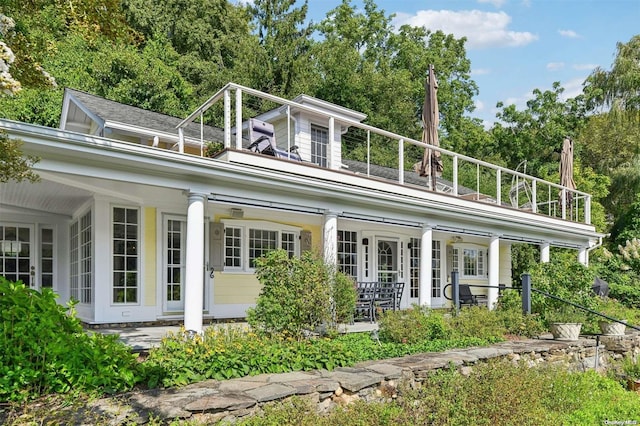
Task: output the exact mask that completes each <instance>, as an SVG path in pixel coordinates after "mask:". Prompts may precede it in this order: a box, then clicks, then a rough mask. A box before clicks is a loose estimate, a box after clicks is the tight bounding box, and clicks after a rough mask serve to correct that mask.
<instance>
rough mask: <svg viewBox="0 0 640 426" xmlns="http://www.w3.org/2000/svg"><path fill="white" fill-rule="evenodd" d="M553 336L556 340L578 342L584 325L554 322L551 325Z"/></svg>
mask: <svg viewBox="0 0 640 426" xmlns="http://www.w3.org/2000/svg"><path fill="white" fill-rule="evenodd" d="M550 328H551V334H552V335H553V338H554V339H556V340H578V338H579V337H580V330H581V329H582V323H579V322H575V323H574V322H554V323H551V325H550Z"/></svg>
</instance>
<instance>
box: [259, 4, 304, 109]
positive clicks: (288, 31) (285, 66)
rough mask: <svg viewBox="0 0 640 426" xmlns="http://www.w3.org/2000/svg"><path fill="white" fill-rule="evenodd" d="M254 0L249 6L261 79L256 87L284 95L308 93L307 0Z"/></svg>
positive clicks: (291, 95)
mask: <svg viewBox="0 0 640 426" xmlns="http://www.w3.org/2000/svg"><path fill="white" fill-rule="evenodd" d="M295 4H296V1H295V0H255V1H254V2H253V5H252V6H251V7H250V11H251V13H252V16H253V22H254V24H255V26H256V31H257V35H258V39H259V40H260V46H261V47H262V49H263V52H261V53H263V55H264V56H258V58H259V59H261V60H262V64H261V65H262V75H263V78H262V79H261V81H260V84H259V85H258V86H256V88H257V89H260V90H264V91H266V92H269V93H273V94H276V95H280V96H285V97H293V96H296V95H299V94H300V93H301V92H308V88H309V81H308V80H309V79H310V78H311V68H310V67H309V64H310V62H311V56H310V54H311V47H312V46H313V39H312V38H311V34H312V32H313V27H312V25H311V24H305V23H304V22H305V20H306V18H307V11H308V1H307V0H305V1H304V3H303V4H302V5H301V6H300V7H294V5H295Z"/></svg>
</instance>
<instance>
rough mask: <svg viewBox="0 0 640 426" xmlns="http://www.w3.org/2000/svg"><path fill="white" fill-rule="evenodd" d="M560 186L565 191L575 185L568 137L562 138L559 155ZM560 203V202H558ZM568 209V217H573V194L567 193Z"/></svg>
mask: <svg viewBox="0 0 640 426" xmlns="http://www.w3.org/2000/svg"><path fill="white" fill-rule="evenodd" d="M560 185H562V186H565V187H566V188H567V189H576V183H575V182H574V181H573V141H572V140H571V138H570V137H569V136H567V137H565V138H564V141H563V142H562V152H561V154H560ZM560 201H561V202H562V200H560ZM565 202H566V203H567V206H568V207H569V217H571V216H572V215H573V194H572V193H571V192H567V197H566V199H565Z"/></svg>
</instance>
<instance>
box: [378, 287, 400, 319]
mask: <svg viewBox="0 0 640 426" xmlns="http://www.w3.org/2000/svg"><path fill="white" fill-rule="evenodd" d="M373 304H374V306H373V318H374V321H375V320H376V319H375V316H376V314H377V312H378V311H382V312H385V311H389V310H392V311H395V310H396V287H395V283H377V285H376V291H375V299H374V301H373Z"/></svg>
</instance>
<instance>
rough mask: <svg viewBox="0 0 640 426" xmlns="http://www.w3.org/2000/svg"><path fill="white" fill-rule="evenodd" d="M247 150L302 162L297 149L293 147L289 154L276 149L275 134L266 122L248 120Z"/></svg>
mask: <svg viewBox="0 0 640 426" xmlns="http://www.w3.org/2000/svg"><path fill="white" fill-rule="evenodd" d="M249 141H250V143H251V144H250V145H249V150H250V151H253V152H257V153H260V154H263V155H269V156H271V157H276V158H286V159H289V160H296V161H302V158H301V157H300V155H299V154H298V152H297V151H298V147H297V146H296V145H293V146H292V147H291V148H290V149H289V152H287V151H286V150H284V149H280V148H278V146H277V145H276V133H275V130H274V127H273V124H271V123H267V122H266V121H261V120H257V119H255V118H250V119H249Z"/></svg>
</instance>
